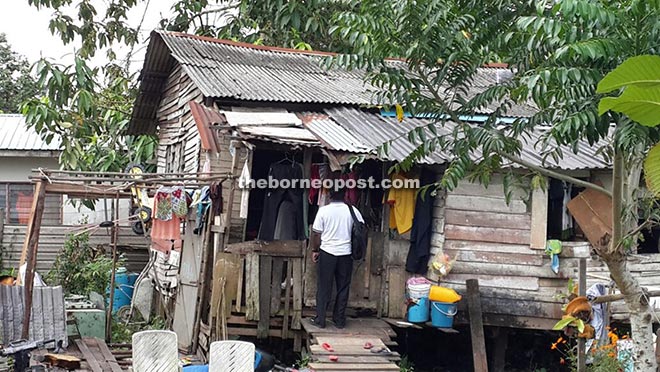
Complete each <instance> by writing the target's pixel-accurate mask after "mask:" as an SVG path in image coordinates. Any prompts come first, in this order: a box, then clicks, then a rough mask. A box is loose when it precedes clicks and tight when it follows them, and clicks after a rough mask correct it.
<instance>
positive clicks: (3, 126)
mask: <svg viewBox="0 0 660 372" xmlns="http://www.w3.org/2000/svg"><path fill="white" fill-rule="evenodd" d="M0 150H18V151H58V150H60V141H59V140H58V139H57V138H54V139H53V140H52V141H51V142H50V143H46V141H44V140H43V139H41V136H39V134H37V132H36V131H35V130H34V129H30V128H28V127H27V125H26V124H25V117H24V116H23V115H17V114H0Z"/></svg>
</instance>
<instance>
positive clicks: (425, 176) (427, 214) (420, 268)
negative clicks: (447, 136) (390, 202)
mask: <svg viewBox="0 0 660 372" xmlns="http://www.w3.org/2000/svg"><path fill="white" fill-rule="evenodd" d="M434 182H435V175H434V174H433V172H431V171H430V170H427V169H424V170H422V174H421V176H420V185H421V186H425V185H429V184H431V183H434ZM431 191H432V188H430V189H427V190H426V192H425V193H424V194H423V195H422V193H421V192H420V193H418V194H417V199H416V201H415V215H414V217H413V225H412V229H411V230H410V249H409V250H408V257H407V258H406V271H408V272H411V273H415V274H420V275H424V274H426V272H427V271H428V262H429V258H430V257H431V235H432V224H433V201H434V199H435V198H434V197H433V196H432V195H431ZM422 196H423V197H422Z"/></svg>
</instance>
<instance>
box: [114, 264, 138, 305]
mask: <svg viewBox="0 0 660 372" xmlns="http://www.w3.org/2000/svg"><path fill="white" fill-rule="evenodd" d="M137 278H138V274H135V273H129V272H128V271H127V270H126V268H125V267H119V268H117V271H116V272H115V293H114V299H113V301H112V312H113V313H116V312H117V310H119V309H120V308H122V307H123V306H127V305H130V304H131V299H132V298H133V289H134V288H135V281H136V280H137ZM106 294H107V298H108V300H107V302H108V303H109V302H110V285H108V289H107V290H106Z"/></svg>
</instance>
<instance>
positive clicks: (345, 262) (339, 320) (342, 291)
mask: <svg viewBox="0 0 660 372" xmlns="http://www.w3.org/2000/svg"><path fill="white" fill-rule="evenodd" d="M320 253H321V254H320V256H319V262H318V268H317V269H318V270H317V275H316V276H317V278H318V280H317V287H316V321H317V322H318V324H319V325H323V326H324V325H325V314H326V310H327V308H328V304H329V303H330V297H331V296H332V282H333V280H334V282H335V286H336V287H337V297H336V298H335V307H334V310H333V311H332V320H333V321H334V322H335V325H338V326H341V327H343V326H344V325H345V324H346V305H348V293H349V290H350V288H351V274H352V273H353V258H352V257H351V255H350V254H349V255H346V256H333V255H331V254H330V253H327V252H325V251H323V250H321V252H320Z"/></svg>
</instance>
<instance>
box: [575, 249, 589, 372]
mask: <svg viewBox="0 0 660 372" xmlns="http://www.w3.org/2000/svg"><path fill="white" fill-rule="evenodd" d="M578 294H579V295H580V296H586V294H587V259H586V258H580V262H579V266H578ZM585 347H586V340H585V339H584V338H578V354H577V364H578V365H577V371H578V372H585V371H586V370H587V356H586V350H585Z"/></svg>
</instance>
